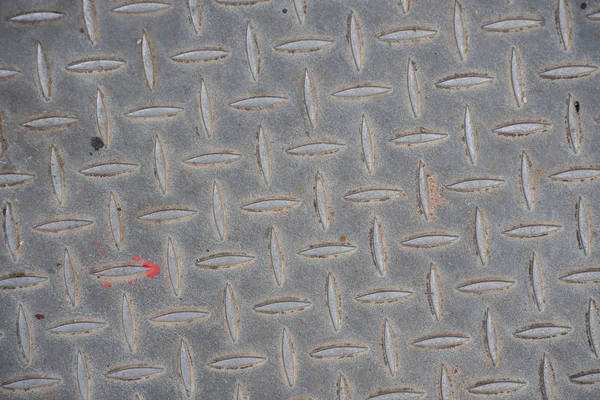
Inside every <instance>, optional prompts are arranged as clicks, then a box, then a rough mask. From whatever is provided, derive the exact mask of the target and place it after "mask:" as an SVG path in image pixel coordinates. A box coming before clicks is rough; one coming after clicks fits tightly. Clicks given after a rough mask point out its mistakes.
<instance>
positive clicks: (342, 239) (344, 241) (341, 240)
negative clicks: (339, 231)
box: [340, 235, 346, 243]
mask: <svg viewBox="0 0 600 400" xmlns="http://www.w3.org/2000/svg"><path fill="white" fill-rule="evenodd" d="M340 242H342V243H346V236H344V235H342V236H340Z"/></svg>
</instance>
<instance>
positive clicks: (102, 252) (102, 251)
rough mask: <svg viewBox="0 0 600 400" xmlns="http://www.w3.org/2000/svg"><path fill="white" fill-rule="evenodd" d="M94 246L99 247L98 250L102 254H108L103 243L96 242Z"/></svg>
mask: <svg viewBox="0 0 600 400" xmlns="http://www.w3.org/2000/svg"><path fill="white" fill-rule="evenodd" d="M94 246H96V247H98V251H99V252H100V254H106V250H102V249H101V248H100V247H102V243H100V242H94Z"/></svg>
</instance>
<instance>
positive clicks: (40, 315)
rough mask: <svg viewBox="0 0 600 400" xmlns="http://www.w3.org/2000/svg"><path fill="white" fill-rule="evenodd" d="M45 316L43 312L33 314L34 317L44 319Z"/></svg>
mask: <svg viewBox="0 0 600 400" xmlns="http://www.w3.org/2000/svg"><path fill="white" fill-rule="evenodd" d="M44 318H46V316H45V315H44V314H35V319H38V320H39V319H44Z"/></svg>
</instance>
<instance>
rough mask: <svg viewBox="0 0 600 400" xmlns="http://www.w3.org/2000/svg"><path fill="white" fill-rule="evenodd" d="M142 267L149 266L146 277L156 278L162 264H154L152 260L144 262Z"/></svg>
mask: <svg viewBox="0 0 600 400" xmlns="http://www.w3.org/2000/svg"><path fill="white" fill-rule="evenodd" d="M142 267H144V268H148V271H146V278H154V277H155V276H157V275H159V274H160V266H158V265H156V264H153V263H151V262H150V261H146V262H145V263H144V264H142Z"/></svg>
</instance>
